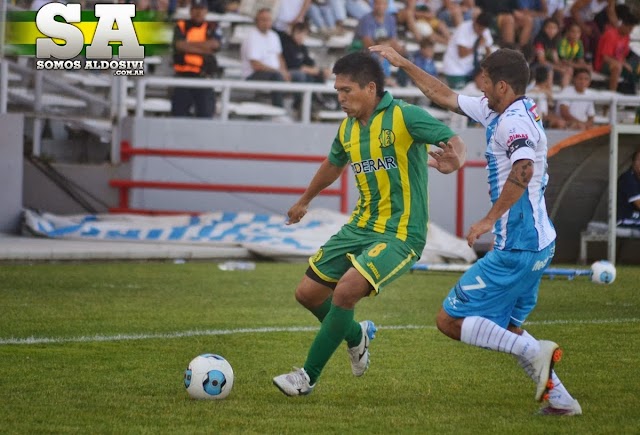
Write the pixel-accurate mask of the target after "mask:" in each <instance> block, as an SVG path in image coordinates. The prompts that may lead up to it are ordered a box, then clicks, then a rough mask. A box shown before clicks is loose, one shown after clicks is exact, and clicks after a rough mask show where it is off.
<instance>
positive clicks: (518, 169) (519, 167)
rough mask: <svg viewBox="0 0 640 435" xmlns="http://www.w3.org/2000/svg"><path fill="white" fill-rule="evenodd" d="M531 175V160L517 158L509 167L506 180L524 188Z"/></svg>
mask: <svg viewBox="0 0 640 435" xmlns="http://www.w3.org/2000/svg"><path fill="white" fill-rule="evenodd" d="M532 177H533V162H532V161H531V160H518V161H517V162H515V163H514V165H513V167H512V168H511V173H510V174H509V177H508V178H507V181H509V182H511V183H513V184H515V185H516V186H518V187H520V188H522V189H526V188H527V186H528V185H529V181H531V178H532Z"/></svg>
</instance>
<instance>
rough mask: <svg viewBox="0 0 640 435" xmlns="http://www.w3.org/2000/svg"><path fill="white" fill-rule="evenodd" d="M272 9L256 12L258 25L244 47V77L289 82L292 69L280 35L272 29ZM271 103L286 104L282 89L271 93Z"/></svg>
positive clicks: (244, 42) (281, 105) (247, 38)
mask: <svg viewBox="0 0 640 435" xmlns="http://www.w3.org/2000/svg"><path fill="white" fill-rule="evenodd" d="M272 22H273V19H272V17H271V11H270V10H269V9H267V8H263V9H260V10H259V11H258V13H257V14H256V26H255V27H254V28H253V29H251V31H250V32H249V34H248V35H247V37H246V39H245V40H244V41H243V42H242V46H241V47H240V58H241V60H242V76H243V77H244V78H245V79H246V80H266V81H276V82H285V81H286V82H288V81H290V80H291V77H290V75H289V71H288V70H287V66H286V64H285V61H284V57H283V56H282V44H281V42H280V37H279V36H278V34H277V33H276V32H275V31H273V30H271V24H272ZM271 104H273V105H274V106H278V107H283V106H284V102H283V96H282V93H281V92H272V93H271Z"/></svg>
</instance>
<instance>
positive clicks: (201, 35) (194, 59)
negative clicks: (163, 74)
mask: <svg viewBox="0 0 640 435" xmlns="http://www.w3.org/2000/svg"><path fill="white" fill-rule="evenodd" d="M176 24H177V26H178V27H179V28H180V31H181V32H182V34H183V35H185V40H186V41H187V42H204V41H206V40H207V29H208V24H207V22H206V21H205V22H203V23H202V24H200V25H199V26H195V27H191V28H189V30H186V31H185V29H186V23H185V22H184V21H183V20H181V21H178V22H177V23H176ZM181 57H182V62H181V63H179V62H178V61H176V62H175V63H174V65H173V69H174V70H175V71H176V72H179V73H182V72H192V73H196V74H200V72H201V71H202V65H203V64H204V58H203V57H202V55H200V54H192V53H184V54H183V55H182V56H181ZM178 59H179V57H178Z"/></svg>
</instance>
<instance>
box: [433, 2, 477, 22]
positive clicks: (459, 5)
mask: <svg viewBox="0 0 640 435" xmlns="http://www.w3.org/2000/svg"><path fill="white" fill-rule="evenodd" d="M479 13H480V11H479V10H478V9H477V8H476V2H475V0H444V1H443V4H442V9H440V10H439V11H438V12H437V17H438V19H439V20H441V21H444V22H445V24H446V25H447V26H449V27H458V26H459V25H460V24H462V22H463V21H469V20H472V19H473V17H474V15H477V14H479Z"/></svg>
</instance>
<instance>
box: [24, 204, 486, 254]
mask: <svg viewBox="0 0 640 435" xmlns="http://www.w3.org/2000/svg"><path fill="white" fill-rule="evenodd" d="M348 217H349V216H348V215H344V214H341V213H337V212H334V211H331V210H326V209H313V210H309V212H308V213H307V215H306V216H305V217H304V219H303V220H302V221H300V222H299V223H297V224H295V225H286V217H285V216H282V215H271V214H255V213H235V212H211V213H203V214H200V215H195V216H190V215H174V216H141V215H132V214H97V215H69V216H60V215H55V214H51V213H39V212H36V211H33V210H25V211H24V223H25V226H26V228H27V229H28V230H29V231H30V232H31V233H32V234H34V235H37V236H42V237H48V238H59V239H77V240H78V239H79V240H96V241H98V240H104V241H110V242H114V241H123V242H148V243H164V244H166V243H181V244H208V245H219V246H230V245H233V246H242V247H244V248H246V249H248V250H249V251H251V252H253V253H255V254H258V255H262V256H265V257H272V258H281V257H296V256H303V257H305V256H310V255H313V254H314V253H315V252H316V251H317V250H318V248H320V246H322V244H323V243H324V242H326V240H327V239H328V238H329V237H331V235H333V234H334V233H336V232H337V231H338V230H339V229H340V227H342V225H344V224H345V223H346V222H347V219H348ZM476 258H477V257H476V254H475V252H474V251H473V250H472V249H471V248H469V246H467V243H466V241H465V240H462V239H459V238H457V237H455V236H453V235H451V234H448V233H447V232H446V231H444V230H442V229H440V228H439V227H437V226H436V225H434V224H429V232H428V237H427V246H426V247H425V250H424V251H423V254H422V258H421V260H420V261H421V262H443V261H455V262H463V263H472V262H473V261H475V260H476Z"/></svg>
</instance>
